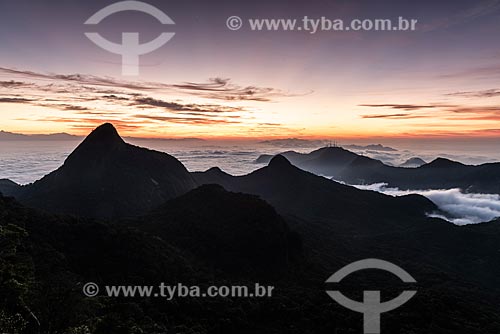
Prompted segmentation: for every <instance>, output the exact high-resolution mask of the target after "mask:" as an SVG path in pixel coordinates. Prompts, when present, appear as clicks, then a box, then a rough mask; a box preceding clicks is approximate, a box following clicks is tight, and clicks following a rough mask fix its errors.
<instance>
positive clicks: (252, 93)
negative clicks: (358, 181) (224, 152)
mask: <svg viewBox="0 0 500 334" xmlns="http://www.w3.org/2000/svg"><path fill="white" fill-rule="evenodd" d="M0 73H4V74H6V75H10V76H16V77H21V78H25V79H32V80H51V81H55V82H65V83H67V84H71V83H76V84H78V85H80V86H82V85H89V86H97V87H112V88H114V89H128V90H135V91H162V92H170V93H171V92H177V93H183V94H187V95H194V96H199V97H204V98H209V99H215V100H224V101H261V102H269V101H272V100H273V99H275V98H280V97H292V96H297V95H298V94H291V93H288V92H284V91H282V90H280V89H276V88H271V87H259V86H253V85H251V86H241V85H238V84H235V83H232V82H231V80H230V79H227V78H210V79H209V80H208V81H207V82H200V83H197V82H186V83H180V84H166V83H160V82H132V81H125V80H118V79H115V78H109V77H100V76H94V75H83V74H70V75H62V74H45V73H38V72H33V71H26V70H16V69H9V68H4V67H0ZM45 88H46V89H50V88H51V86H50V85H47V86H45ZM53 88H54V89H55V86H54V87H53ZM59 89H61V88H59ZM80 89H82V90H85V89H86V90H94V91H95V90H97V89H98V88H95V87H85V86H83V87H80ZM61 92H68V91H67V90H65V89H62V91H61ZM107 93H109V94H115V92H114V91H107Z"/></svg>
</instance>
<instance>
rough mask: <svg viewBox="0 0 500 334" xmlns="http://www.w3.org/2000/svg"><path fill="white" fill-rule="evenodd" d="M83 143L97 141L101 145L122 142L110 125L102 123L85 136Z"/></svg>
mask: <svg viewBox="0 0 500 334" xmlns="http://www.w3.org/2000/svg"><path fill="white" fill-rule="evenodd" d="M85 141H97V142H99V143H101V144H109V143H116V142H120V143H123V142H124V141H123V139H122V138H121V137H120V135H119V134H118V131H116V129H115V127H114V126H113V124H111V123H104V124H102V125H100V126H98V127H97V128H95V129H94V131H92V132H91V133H90V134H89V135H88V136H87V138H86V139H85Z"/></svg>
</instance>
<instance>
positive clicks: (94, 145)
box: [66, 123, 126, 162]
mask: <svg viewBox="0 0 500 334" xmlns="http://www.w3.org/2000/svg"><path fill="white" fill-rule="evenodd" d="M125 146H126V144H125V142H124V141H123V139H122V138H121V137H120V135H119V134H118V132H117V131H116V129H115V127H114V126H113V125H112V124H110V123H105V124H103V125H100V126H99V127H97V128H95V129H94V130H93V131H92V132H91V133H90V134H89V135H88V136H87V138H85V140H84V141H83V142H82V143H81V144H80V145H79V146H78V147H77V148H76V149H75V150H74V151H73V153H71V154H70V155H69V157H68V159H67V160H66V162H71V161H73V160H80V158H81V159H90V158H92V157H95V156H100V155H101V156H102V155H105V154H106V153H109V152H110V151H113V150H119V149H121V148H123V147H125Z"/></svg>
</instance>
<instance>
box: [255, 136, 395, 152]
mask: <svg viewBox="0 0 500 334" xmlns="http://www.w3.org/2000/svg"><path fill="white" fill-rule="evenodd" d="M332 143H333V142H332V140H327V139H320V140H313V139H300V138H285V139H270V140H263V141H260V142H259V144H266V145H272V146H277V147H296V148H313V147H318V146H328V145H332ZM343 147H345V148H348V149H352V150H372V151H379V152H395V151H397V150H396V149H394V148H392V147H387V146H383V145H381V144H370V145H354V144H351V145H343Z"/></svg>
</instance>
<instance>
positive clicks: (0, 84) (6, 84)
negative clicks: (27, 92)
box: [0, 80, 28, 88]
mask: <svg viewBox="0 0 500 334" xmlns="http://www.w3.org/2000/svg"><path fill="white" fill-rule="evenodd" d="M26 85H28V84H27V83H25V82H21V81H14V80H10V81H0V87H2V88H17V87H24V86H26Z"/></svg>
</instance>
